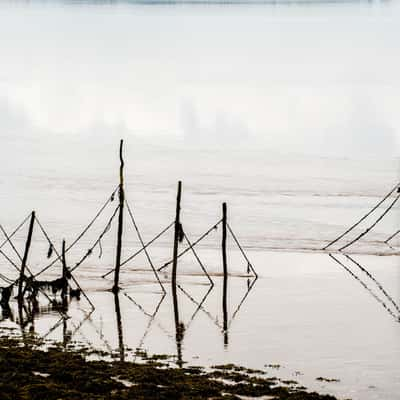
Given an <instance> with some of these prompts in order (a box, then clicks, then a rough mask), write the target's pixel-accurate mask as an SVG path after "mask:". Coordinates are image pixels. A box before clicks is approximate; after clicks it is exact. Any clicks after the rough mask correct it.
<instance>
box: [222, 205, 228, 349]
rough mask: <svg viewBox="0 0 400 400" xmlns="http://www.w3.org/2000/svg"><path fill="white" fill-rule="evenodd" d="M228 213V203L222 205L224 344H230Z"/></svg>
mask: <svg viewBox="0 0 400 400" xmlns="http://www.w3.org/2000/svg"><path fill="white" fill-rule="evenodd" d="M226 227H227V211H226V203H222V265H223V270H224V281H223V291H222V312H223V319H224V344H225V345H227V344H228V306H227V293H228V263H227V256H226V232H227V229H226Z"/></svg>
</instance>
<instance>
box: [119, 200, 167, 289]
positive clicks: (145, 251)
mask: <svg viewBox="0 0 400 400" xmlns="http://www.w3.org/2000/svg"><path fill="white" fill-rule="evenodd" d="M125 204H126V208H127V210H128V213H129V216H130V218H131V220H132V223H133V226H134V227H135V231H136V234H137V236H138V238H139V241H140V244H141V245H142V249H143V251H144V254H146V258H147V261H148V262H149V264H150V266H151V269H152V270H153V273H154V275H155V277H156V279H157V281H158V283H159V285H160V286H161V289H162V291H163V293H166V291H165V288H164V285H163V284H162V282H161V280H160V277H159V276H158V274H157V271H156V269H155V267H154V264H153V261H151V257H150V255H149V253H148V251H147V249H146V247H145V245H144V242H143V238H142V235H141V234H140V231H139V228H138V226H137V225H136V221H135V218H134V217H133V213H132V210H131V208H130V207H129V203H128V201H127V200H126V199H125Z"/></svg>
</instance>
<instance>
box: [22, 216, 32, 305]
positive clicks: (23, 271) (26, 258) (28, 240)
mask: <svg viewBox="0 0 400 400" xmlns="http://www.w3.org/2000/svg"><path fill="white" fill-rule="evenodd" d="M34 223H35V211H32V214H31V220H30V222H29V230H28V237H27V239H26V243H25V251H24V257H23V258H22V264H21V270H20V274H19V281H18V301H19V302H21V303H22V300H23V298H22V297H23V292H22V286H23V281H24V277H25V268H26V261H27V260H28V254H29V249H30V247H31V241H32V232H33V225H34Z"/></svg>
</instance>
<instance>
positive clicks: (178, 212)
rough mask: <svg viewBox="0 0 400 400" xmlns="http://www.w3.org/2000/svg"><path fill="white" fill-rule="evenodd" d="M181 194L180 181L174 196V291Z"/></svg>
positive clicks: (174, 288) (173, 286)
mask: <svg viewBox="0 0 400 400" xmlns="http://www.w3.org/2000/svg"><path fill="white" fill-rule="evenodd" d="M181 195H182V182H181V181H179V182H178V193H177V196H176V214H175V234H174V252H173V257H172V259H173V261H172V291H174V290H175V292H176V270H177V266H178V244H179V233H180V229H181V222H180V214H181Z"/></svg>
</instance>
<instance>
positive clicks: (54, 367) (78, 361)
mask: <svg viewBox="0 0 400 400" xmlns="http://www.w3.org/2000/svg"><path fill="white" fill-rule="evenodd" d="M86 356H87V354H86V353H85V352H84V351H82V350H81V351H72V352H70V351H65V350H63V349H62V347H59V346H52V347H51V348H48V350H47V351H43V350H38V349H35V348H34V347H33V346H26V345H25V346H24V345H23V344H22V342H20V341H19V340H18V339H15V338H10V337H1V338H0V393H1V400H19V399H21V400H25V399H30V400H43V399H46V400H61V399H65V400H67V399H68V400H83V399H85V400H87V399H93V400H97V399H111V400H114V399H115V400H124V399H160V400H164V399H165V400H167V399H193V400H196V399H199V400H200V399H215V400H216V399H225V400H226V399H237V400H239V399H240V397H239V396H250V397H255V398H257V397H261V396H266V395H268V396H271V398H274V399H288V400H335V397H333V396H331V395H320V394H318V393H315V392H307V391H305V390H303V389H302V388H300V389H296V388H294V387H287V386H279V385H277V380H276V379H275V378H263V377H260V375H257V376H255V373H256V372H257V371H254V370H247V369H244V368H242V367H238V366H235V365H227V366H226V367H225V368H224V366H218V367H217V368H213V369H211V371H209V370H208V371H206V370H204V369H203V368H200V367H187V368H172V367H170V366H168V365H167V364H164V365H162V366H161V367H160V365H159V364H158V363H156V365H155V363H154V360H153V363H152V362H145V363H140V364H138V363H132V362H120V361H117V362H106V361H88V360H87V359H86V358H85V357H86ZM156 358H159V356H157V357H156ZM161 358H163V357H161Z"/></svg>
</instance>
